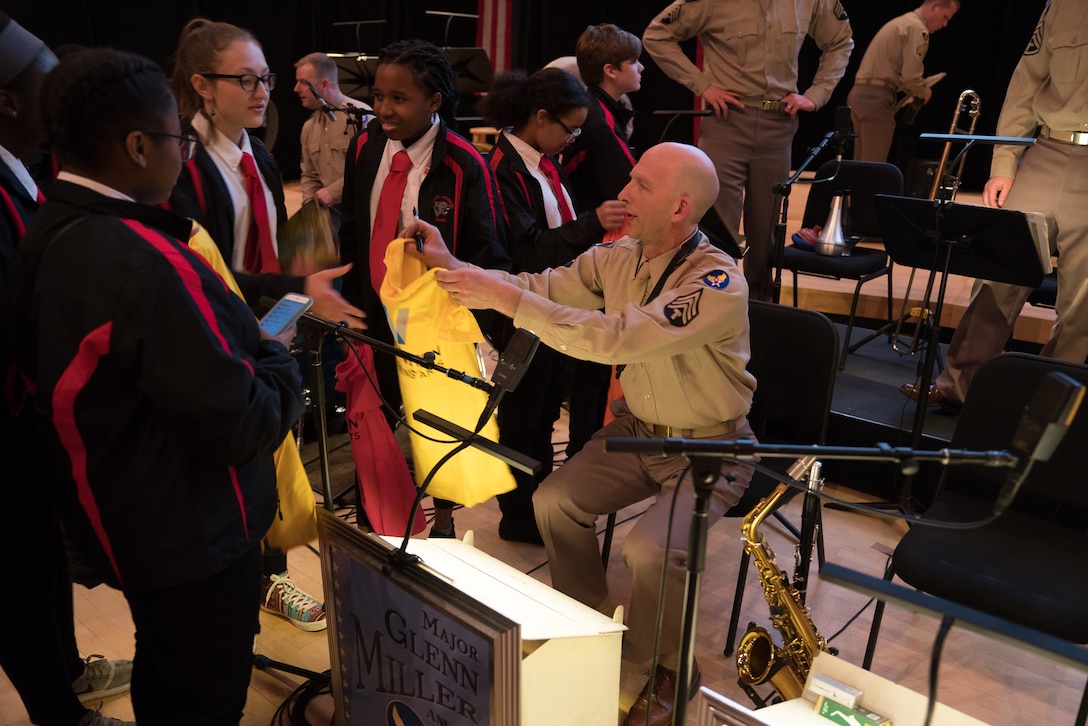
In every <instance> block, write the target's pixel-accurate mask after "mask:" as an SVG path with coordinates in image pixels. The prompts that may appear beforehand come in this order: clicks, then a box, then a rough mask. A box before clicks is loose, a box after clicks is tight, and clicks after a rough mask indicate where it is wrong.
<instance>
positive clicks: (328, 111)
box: [302, 78, 336, 121]
mask: <svg viewBox="0 0 1088 726" xmlns="http://www.w3.org/2000/svg"><path fill="white" fill-rule="evenodd" d="M302 82H303V83H305V84H306V87H307V88H309V89H310V93H312V94H314V98H316V99H317V102H318V103H320V104H321V110H322V111H323V112H324V113H325V115H326V116H328V117H329V121H335V120H336V112H335V111H333V108H332V106H331V105H329V102H328V101H326V100H325V99H324V97H322V95H321V94H320V93H318V92H317V89H316V88H314V84H312V83H310V82H309V81H307V80H306V79H305V78H304V79H302Z"/></svg>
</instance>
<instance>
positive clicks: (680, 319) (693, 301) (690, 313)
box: [665, 290, 703, 328]
mask: <svg viewBox="0 0 1088 726" xmlns="http://www.w3.org/2000/svg"><path fill="white" fill-rule="evenodd" d="M702 295H703V291H702V290H696V291H695V292H693V293H691V294H690V295H683V296H681V297H678V298H676V299H675V300H673V301H672V302H671V303H669V304H668V305H666V306H665V316H666V317H667V318H668V320H669V325H674V326H676V327H677V328H682V327H684V326H685V325H687V324H688V323H690V322H691V321H692V320H695V318H696V316H698V315H699V298H700V297H702Z"/></svg>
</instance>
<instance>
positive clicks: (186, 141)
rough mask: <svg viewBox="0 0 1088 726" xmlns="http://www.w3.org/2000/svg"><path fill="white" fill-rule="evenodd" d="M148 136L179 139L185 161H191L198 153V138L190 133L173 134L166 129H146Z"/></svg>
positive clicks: (179, 147)
mask: <svg viewBox="0 0 1088 726" xmlns="http://www.w3.org/2000/svg"><path fill="white" fill-rule="evenodd" d="M144 133H145V134H147V135H148V136H166V137H169V138H171V139H177V142H178V149H180V150H181V160H182V161H183V162H186V161H191V160H192V158H193V155H194V154H196V142H197V138H196V137H195V136H192V135H190V134H171V133H167V132H166V131H144Z"/></svg>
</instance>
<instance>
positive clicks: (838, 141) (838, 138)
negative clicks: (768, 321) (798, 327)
mask: <svg viewBox="0 0 1088 726" xmlns="http://www.w3.org/2000/svg"><path fill="white" fill-rule="evenodd" d="M854 136H856V134H854V133H852V132H850V131H847V132H845V133H844V132H843V131H842V129H836V130H834V131H828V132H827V133H826V134H824V137H823V138H822V139H820V143H818V144H816V146H814V147H813V148H812V149H810V150H809V155H808V157H806V158H805V160H804V161H802V162H801V165H800V166H798V167H797V170H796V171H794V172H793V175H792V176H790V178H789V179H787V180H786V181H783V182H779V183H778V184H776V185H775V187H774V195H775V196H774V205H775V207H776V211H777V212H778V222H776V223H775V225H774V259H773V260H772V266H773V267H774V280H773V281H772V283H771V300H772V301H773V302H775V303H777V302H779V300H780V299H781V297H782V261H783V259H784V257H785V254H786V252H785V250H786V226H787V224H788V220H789V211H790V190H791V189H792V188H793V185H794V183H796V182H797V180H798V178H799V177H800V176H801V174H803V173H804V172H805V170H806V169H808V167H809V165H810V164H811V163H812V162H813V161H815V160H816V157H817V156H819V155H820V153H821V152H822V151H823V150H824V149H826V148H827V146H828V144H830V143H831V142H832V141H834V142H835V157H836V158H837V159H838V160H839V161H842V155H843V154H844V153H846V144H847V143H848V142H849V140H850V139H851V138H853V137H854ZM837 173H838V170H837V169H836V172H835V174H832V175H831V176H830V177H828V178H827V179H818V180H815V182H826V181H831V180H832V179H834V178H835V175H836V174H837ZM815 182H810V183H815ZM779 200H781V202H780V201H779Z"/></svg>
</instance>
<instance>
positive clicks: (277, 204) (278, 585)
mask: <svg viewBox="0 0 1088 726" xmlns="http://www.w3.org/2000/svg"><path fill="white" fill-rule="evenodd" d="M173 86H174V94H175V96H177V99H178V107H179V110H180V113H181V117H182V120H183V125H184V126H185V129H184V132H183V133H185V134H192V135H194V136H195V137H196V139H197V141H198V143H197V144H196V151H195V153H194V156H193V157H192V159H190V160H189V161H188V162H187V163H185V164H184V167H183V168H182V171H181V174H180V176H179V177H178V182H177V186H175V187H174V191H173V193H172V194H171V196H170V202H169V206H170V208H171V209H173V210H174V211H177V212H180V213H182V214H184V215H186V216H188V217H191V218H193V219H195V220H196V221H197V222H199V223H200V224H201V225H202V226H203V227H204V228H205V229H206V230H207V231H208V233H209V234H210V235H211V238H212V239H213V240H215V243H216V245H217V246H218V247H219V250H220V252H221V253H222V256H223V259H224V260H225V261H226V262H227V264H228V265H229V266H230V268H231V270H232V271H233V272H234V273H235V279H236V280H237V282H238V285H239V287H240V288H241V289H242V293H243V295H244V296H245V299H246V300H247V301H249V302H250V304H251V305H257V304H258V301H260V299H261V298H262V297H269V298H275V299H278V298H280V297H282V296H283V294H284V293H286V292H304V293H305V294H307V295H309V296H310V297H312V298H314V305H313V308H312V309H313V311H314V313H315V314H317V315H320V316H321V317H325V318H329V319H332V320H348V321H353V322H354V325H353V327H359V326H361V321H362V317H363V314H362V311H361V310H359V309H358V308H356V307H354V306H352V305H350V304H348V302H347V301H346V300H345V299H344V298H343V297H341V296H340V294H339V293H338V292H337V291H336V290H335V288H333V286H332V282H333V280H334V279H335V278H336V277H339V276H340V275H343V274H344V272H346V271H347V269H348V267H337V268H332V269H329V270H323V271H321V272H317V273H314V274H313V275H310V276H308V277H306V278H302V277H292V276H287V275H283V274H281V271H280V266H279V260H278V248H277V245H276V231H277V229H278V228H279V225H281V224H283V223H284V222H285V221H286V220H287V208H286V205H285V204H284V193H283V180H282V178H281V176H280V170H279V166H277V164H276V161H275V159H274V158H273V156H272V154H271V153H270V152H269V151H268V149H267V148H266V147H265V145H264V144H263V143H262V142H261V140H260V139H259V138H257V137H256V136H253V135H252V134H251V130H252V129H256V128H259V127H260V126H262V125H263V124H264V120H265V113H266V111H267V108H268V103H269V92H270V91H271V90H272V89H273V88H275V86H276V74H274V73H271V72H270V71H269V69H268V63H267V62H266V61H265V57H264V51H263V50H262V49H261V46H260V44H259V43H258V42H257V40H256V38H254V37H253V35H252V34H251V33H250V32H249V31H248V30H245V29H243V28H239V27H238V26H235V25H231V24H230V23H220V22H213V21H211V20H207V19H205V18H195V19H193V20H191V21H189V23H188V24H187V25H186V26H185V28H184V29H182V31H181V37H180V40H179V41H178V48H177V51H176V53H175V57H174V70H173ZM179 143H186V142H184V141H180V142H179ZM257 312H260V311H259V310H257ZM261 607H262V608H263V609H264V610H265V611H266V612H271V613H274V614H276V615H280V616H282V617H284V618H286V619H287V620H288V621H289V622H290V623H291V624H292V625H294V626H295V627H297V628H299V629H301V630H305V631H311V632H312V631H317V630H324V629H325V627H326V625H327V624H326V622H325V608H324V604H323V603H322V602H320V601H319V600H318V599H317V598H315V597H313V596H311V595H309V594H307V593H306V592H304V591H302V590H300V589H299V588H298V587H297V586H296V585H295V584H294V583H293V582H292V581H291V579H290V576H289V574H288V569H287V555H286V553H285V552H283V551H281V550H278V549H275V548H272V547H266V549H265V556H264V588H263V590H262V601H261Z"/></svg>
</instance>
